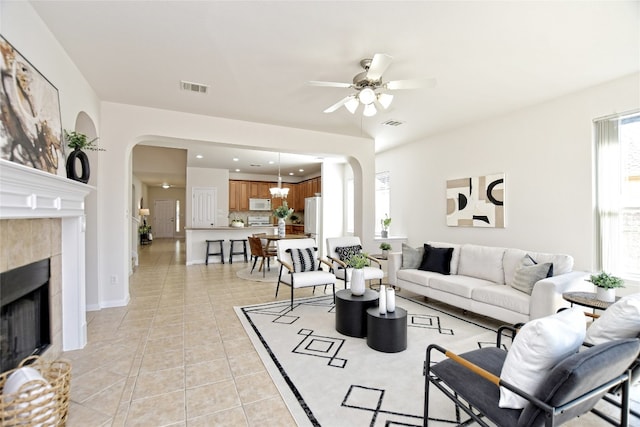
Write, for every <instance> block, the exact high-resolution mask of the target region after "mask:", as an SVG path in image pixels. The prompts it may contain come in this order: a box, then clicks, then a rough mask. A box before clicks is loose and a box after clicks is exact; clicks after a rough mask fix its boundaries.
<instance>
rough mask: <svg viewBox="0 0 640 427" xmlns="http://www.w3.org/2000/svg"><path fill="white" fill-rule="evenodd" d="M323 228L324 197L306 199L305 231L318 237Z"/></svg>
mask: <svg viewBox="0 0 640 427" xmlns="http://www.w3.org/2000/svg"><path fill="white" fill-rule="evenodd" d="M321 229H322V197H307V198H306V199H304V232H305V234H311V237H314V238H315V237H316V236H317V235H318V234H320V231H321Z"/></svg>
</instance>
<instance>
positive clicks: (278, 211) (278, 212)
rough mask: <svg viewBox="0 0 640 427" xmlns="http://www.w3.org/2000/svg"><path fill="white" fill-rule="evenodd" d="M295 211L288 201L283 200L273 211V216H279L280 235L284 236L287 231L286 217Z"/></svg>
mask: <svg viewBox="0 0 640 427" xmlns="http://www.w3.org/2000/svg"><path fill="white" fill-rule="evenodd" d="M292 213H293V209H289V205H288V204H287V201H286V200H285V201H283V202H282V205H280V206H278V207H277V208H275V209H274V211H273V216H275V217H276V218H278V236H280V237H284V235H285V232H286V223H285V221H284V220H285V218H287V217H288V216H289V215H291V214H292Z"/></svg>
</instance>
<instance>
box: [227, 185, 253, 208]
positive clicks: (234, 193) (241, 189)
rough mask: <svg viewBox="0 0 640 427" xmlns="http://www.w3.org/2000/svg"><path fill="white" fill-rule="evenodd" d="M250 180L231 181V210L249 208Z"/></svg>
mask: <svg viewBox="0 0 640 427" xmlns="http://www.w3.org/2000/svg"><path fill="white" fill-rule="evenodd" d="M249 184H250V183H249V181H229V210H230V211H248V210H249V187H250V185H249Z"/></svg>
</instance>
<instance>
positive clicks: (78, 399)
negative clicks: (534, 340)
mask: <svg viewBox="0 0 640 427" xmlns="http://www.w3.org/2000/svg"><path fill="white" fill-rule="evenodd" d="M240 268H247V264H245V263H244V262H236V263H234V264H233V265H229V264H228V263H227V264H224V265H221V264H209V265H208V266H205V265H194V266H186V265H185V246H184V241H183V240H175V241H174V240H169V239H156V240H154V242H153V244H152V245H149V246H143V247H142V248H141V251H140V254H139V267H138V268H137V269H136V271H135V273H134V274H133V275H132V276H131V278H130V293H131V302H130V304H129V305H128V306H127V307H120V308H109V309H103V310H100V311H98V312H88V313H87V321H88V344H87V346H86V347H85V348H84V349H83V350H78V351H72V352H65V353H64V354H63V355H62V357H64V358H66V359H69V360H71V361H72V367H73V371H72V383H71V400H72V401H71V406H70V410H69V420H68V423H67V425H68V426H69V427H78V426H81V427H91V426H154V427H155V426H189V427H191V426H257V425H260V426H267V425H268V426H294V425H295V422H294V420H293V418H292V417H291V415H290V413H289V411H288V410H287V408H286V406H285V404H284V402H283V400H282V398H281V397H280V394H279V393H278V391H277V389H276V387H275V386H274V384H273V382H272V381H271V379H270V377H269V374H268V373H267V371H266V370H265V368H264V365H263V364H262V362H261V361H260V358H259V356H258V354H257V353H256V351H255V349H254V348H253V345H252V344H251V342H250V340H249V338H248V337H247V335H246V333H245V331H244V329H243V328H242V326H241V324H240V321H239V320H238V317H237V315H236V313H235V311H234V310H233V307H234V306H241V305H247V304H257V303H262V302H269V301H273V300H274V294H275V284H273V283H265V282H253V281H247V280H243V279H239V278H238V277H237V276H236V271H237V269H240ZM272 268H277V267H275V266H272ZM289 292H290V289H289V288H285V289H284V290H281V292H280V295H279V298H278V299H288V298H289V296H290V293H289ZM295 295H296V297H298V296H299V297H304V296H310V295H311V289H297V290H296V294H295ZM470 315H471V316H473V315H472V314H470ZM636 388H637V387H634V389H636ZM634 421H636V420H634ZM568 425H570V426H581V427H583V426H590V427H591V426H601V425H607V424H605V423H604V422H603V421H602V420H600V419H598V418H596V417H594V416H593V415H591V414H589V415H586V416H583V417H581V418H580V419H577V420H574V421H573V422H570V423H569V424H568Z"/></svg>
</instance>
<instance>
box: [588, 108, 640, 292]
mask: <svg viewBox="0 0 640 427" xmlns="http://www.w3.org/2000/svg"><path fill="white" fill-rule="evenodd" d="M595 137H596V163H597V164H596V167H597V169H596V179H597V189H596V197H597V208H598V209H597V212H598V218H597V224H598V236H597V237H598V243H599V244H598V262H599V264H600V265H599V267H600V269H602V270H604V271H606V272H608V273H612V274H615V275H618V276H622V277H623V278H629V279H634V280H638V279H640V113H635V114H632V115H626V116H618V117H612V118H611V117H610V118H605V119H602V120H597V121H596V122H595Z"/></svg>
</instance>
